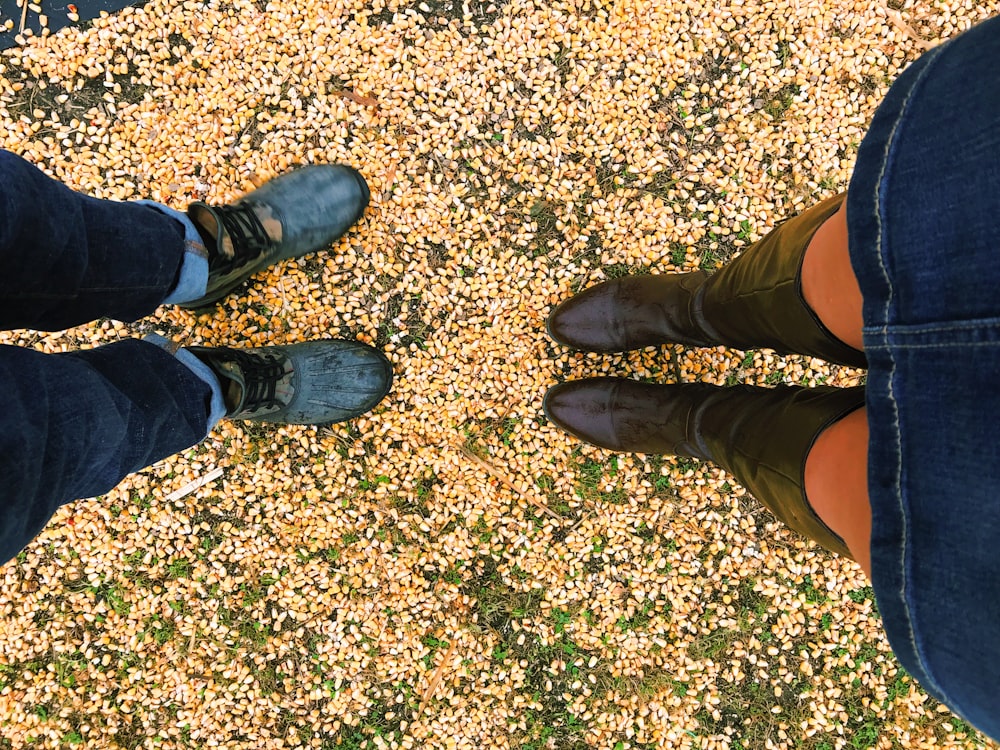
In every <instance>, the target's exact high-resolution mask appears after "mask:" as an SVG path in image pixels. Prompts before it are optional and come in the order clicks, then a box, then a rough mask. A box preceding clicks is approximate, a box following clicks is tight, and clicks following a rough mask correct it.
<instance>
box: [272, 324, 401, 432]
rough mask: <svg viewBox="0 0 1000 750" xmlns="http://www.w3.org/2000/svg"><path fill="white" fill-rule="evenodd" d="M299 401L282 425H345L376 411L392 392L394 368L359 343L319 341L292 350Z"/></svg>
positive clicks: (286, 415)
mask: <svg viewBox="0 0 1000 750" xmlns="http://www.w3.org/2000/svg"><path fill="white" fill-rule="evenodd" d="M288 349H289V351H288V354H289V356H291V358H292V363H293V364H292V366H293V368H294V370H295V372H296V375H297V377H296V381H295V396H294V399H293V402H292V403H291V404H290V405H289V408H288V410H287V412H286V414H285V415H284V417H283V418H282V419H281V421H285V422H289V423H298V424H327V423H332V422H344V421H346V420H349V419H354V418H355V417H358V416H361V415H362V414H364V413H366V412H368V411H371V410H372V409H373V408H374V407H375V406H377V405H378V403H379V402H380V401H382V399H383V398H385V396H386V395H387V394H388V393H389V391H390V389H391V388H392V375H393V373H392V365H391V364H390V362H389V360H388V359H387V358H386V357H385V355H384V354H382V352H380V351H378V350H377V349H375V348H373V347H371V346H368V345H367V344H362V343H360V342H356V341H338V340H330V341H314V342H308V343H306V344H300V345H298V347H289V348H288Z"/></svg>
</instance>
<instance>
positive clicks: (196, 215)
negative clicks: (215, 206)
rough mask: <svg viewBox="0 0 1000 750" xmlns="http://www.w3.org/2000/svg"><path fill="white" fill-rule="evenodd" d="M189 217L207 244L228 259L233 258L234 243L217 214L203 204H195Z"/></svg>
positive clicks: (189, 212) (190, 209)
mask: <svg viewBox="0 0 1000 750" xmlns="http://www.w3.org/2000/svg"><path fill="white" fill-rule="evenodd" d="M188 216H190V217H191V220H192V221H193V222H194V223H195V227H196V228H197V229H198V232H199V234H201V236H202V238H203V239H204V240H205V241H206V243H207V242H212V243H213V244H214V247H215V250H216V251H218V252H219V253H220V254H221V255H223V256H224V257H226V258H232V257H233V252H234V251H233V241H232V239H230V237H229V233H228V232H227V231H226V228H225V227H224V226H222V222H221V221H219V220H218V218H216V216H215V212H214V211H213V210H212V209H211V208H210V207H209V206H206V205H205V204H203V203H194V204H192V205H191V207H190V208H189V209H188Z"/></svg>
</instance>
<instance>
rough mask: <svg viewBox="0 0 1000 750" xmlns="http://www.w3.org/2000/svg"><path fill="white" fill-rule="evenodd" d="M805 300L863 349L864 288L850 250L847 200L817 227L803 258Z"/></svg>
mask: <svg viewBox="0 0 1000 750" xmlns="http://www.w3.org/2000/svg"><path fill="white" fill-rule="evenodd" d="M802 294H803V296H804V297H805V298H806V304H808V305H809V307H810V308H811V309H812V311H813V312H814V313H816V315H818V316H819V319H820V320H821V321H823V325H825V326H826V327H827V328H828V329H829V330H830V333H832V334H833V335H834V336H836V337H837V338H838V339H840V340H841V341H843V342H844V343H845V344H847V345H848V346H853V347H854V348H855V349H863V348H864V344H863V343H862V340H861V326H862V323H861V289H860V288H859V287H858V280H857V278H856V277H855V276H854V269H853V268H852V267H851V257H850V255H849V254H848V252H847V201H846V200H845V201H844V202H843V204H842V205H841V207H840V210H838V211H837V213H835V214H834V215H833V216H831V217H830V218H829V219H827V220H826V221H825V222H823V225H822V226H821V227H820V228H819V229H817V230H816V234H814V235H813V237H812V240H811V241H810V243H809V247H808V248H807V249H806V255H805V258H803V259H802Z"/></svg>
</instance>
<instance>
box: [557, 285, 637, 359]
mask: <svg viewBox="0 0 1000 750" xmlns="http://www.w3.org/2000/svg"><path fill="white" fill-rule="evenodd" d="M616 309H617V307H616V304H615V299H614V288H613V287H612V286H611V285H609V284H607V283H605V284H598V285H597V286H594V287H591V288H590V289H586V290H584V291H583V292H580V293H579V294H577V295H576V296H574V297H571V298H570V299H568V300H566V301H565V302H563V303H562V304H560V305H559V306H558V307H557V308H556V309H555V310H553V311H552V314H551V315H549V318H548V320H547V321H546V329H547V330H548V333H549V336H551V337H552V339H553V340H555V341H556V342H558V343H560V344H563V345H564V346H569V347H572V348H574V349H581V350H584V351H591V352H613V351H618V347H620V346H621V344H622V342H621V336H620V335H619V331H620V329H621V324H620V321H619V320H618V316H616V314H615V313H616Z"/></svg>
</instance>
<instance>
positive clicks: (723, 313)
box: [690, 194, 868, 368]
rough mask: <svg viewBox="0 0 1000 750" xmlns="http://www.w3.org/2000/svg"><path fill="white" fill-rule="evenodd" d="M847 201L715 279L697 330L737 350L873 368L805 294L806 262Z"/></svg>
mask: <svg viewBox="0 0 1000 750" xmlns="http://www.w3.org/2000/svg"><path fill="white" fill-rule="evenodd" d="M845 197H846V196H845V195H844V194H841V195H836V196H834V197H832V198H828V199H827V200H825V201H822V202H820V203H817V204H816V205H815V206H813V207H812V208H809V209H807V210H806V211H803V212H802V213H801V214H799V215H798V216H795V217H793V218H791V219H789V220H788V221H785V222H783V223H781V224H779V225H778V226H777V227H775V228H774V229H773V230H772V231H771V232H770V233H769V234H768V235H767V236H766V237H764V238H763V239H762V240H760V241H759V242H757V243H755V244H754V245H753V246H752V247H750V248H749V249H748V250H747V251H746V252H744V253H743V254H742V255H740V256H739V257H738V258H736V260H734V261H732V262H731V263H729V264H727V265H726V266H723V268H721V269H720V270H719V271H717V272H716V273H714V274H713V275H712V276H710V277H709V279H708V281H706V282H705V284H703V285H702V287H701V288H700V289H699V290H698V291H697V292H696V293H695V295H694V297H693V299H692V303H691V308H690V314H691V317H692V319H693V320H694V321H695V323H696V325H697V326H698V327H699V328H700V329H701V330H703V331H705V332H706V334H707V335H708V336H709V337H710V338H711V339H712V340H714V341H717V342H719V343H721V344H725V345H726V346H731V347H733V348H736V349H753V348H756V347H759V346H762V345H766V346H768V347H770V348H772V349H774V350H776V351H778V352H779V353H782V354H806V355H810V356H814V357H819V358H821V359H825V360H827V361H829V362H838V363H841V364H845V365H850V366H851V367H862V368H863V367H867V366H868V362H867V360H866V359H865V355H864V352H859V351H858V350H856V349H854V348H852V347H850V346H848V345H847V344H845V343H843V342H842V341H840V340H839V339H837V338H836V337H835V336H834V335H833V334H832V333H830V331H829V330H828V329H827V328H826V326H824V325H823V323H822V322H821V321H820V319H819V318H818V317H817V316H816V314H815V313H814V312H813V311H812V310H811V309H810V307H809V305H808V304H806V301H805V297H804V296H803V294H802V261H803V259H804V258H805V255H806V250H807V249H808V247H809V243H810V242H811V241H812V238H813V235H815V234H816V231H817V230H818V229H819V228H820V226H822V225H823V223H824V222H826V220H827V219H829V218H830V217H831V216H833V215H834V214H835V213H837V211H839V210H840V207H841V205H842V204H843V202H844V199H845ZM762 342H769V343H766V344H762Z"/></svg>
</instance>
